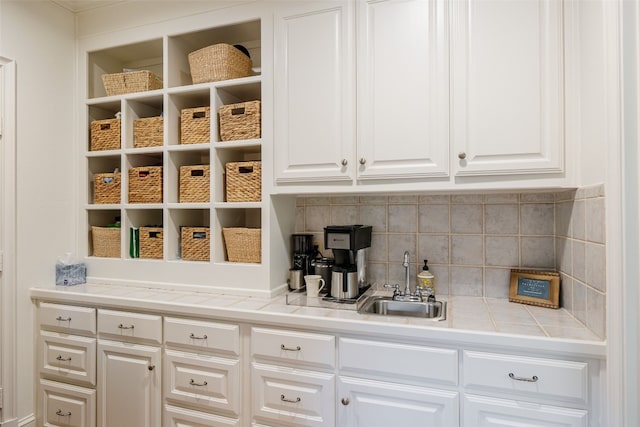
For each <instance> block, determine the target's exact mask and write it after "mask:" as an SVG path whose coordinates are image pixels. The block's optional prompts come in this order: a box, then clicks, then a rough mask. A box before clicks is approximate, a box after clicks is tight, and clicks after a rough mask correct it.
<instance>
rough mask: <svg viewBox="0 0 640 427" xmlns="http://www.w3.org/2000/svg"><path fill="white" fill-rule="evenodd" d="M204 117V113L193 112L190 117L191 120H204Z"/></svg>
mask: <svg viewBox="0 0 640 427" xmlns="http://www.w3.org/2000/svg"><path fill="white" fill-rule="evenodd" d="M206 117H207V112H206V111H194V112H193V115H192V118H193V119H204V118H206Z"/></svg>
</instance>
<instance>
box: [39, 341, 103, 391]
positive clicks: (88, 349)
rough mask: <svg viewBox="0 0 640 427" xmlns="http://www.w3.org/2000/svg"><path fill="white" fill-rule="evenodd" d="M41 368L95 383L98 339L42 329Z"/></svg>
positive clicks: (56, 374) (87, 382) (67, 378)
mask: <svg viewBox="0 0 640 427" xmlns="http://www.w3.org/2000/svg"><path fill="white" fill-rule="evenodd" d="M39 348H40V352H39V355H40V358H39V360H40V362H39V366H40V371H41V372H42V373H43V374H46V375H50V376H54V377H57V378H59V379H61V380H75V381H79V382H82V383H85V384H87V385H96V339H95V338H87V337H80V336H75V335H62V334H59V333H57V332H49V331H40V346H39Z"/></svg>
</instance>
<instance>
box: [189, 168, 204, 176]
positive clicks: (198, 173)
mask: <svg viewBox="0 0 640 427" xmlns="http://www.w3.org/2000/svg"><path fill="white" fill-rule="evenodd" d="M191 176H204V169H192V170H191Z"/></svg>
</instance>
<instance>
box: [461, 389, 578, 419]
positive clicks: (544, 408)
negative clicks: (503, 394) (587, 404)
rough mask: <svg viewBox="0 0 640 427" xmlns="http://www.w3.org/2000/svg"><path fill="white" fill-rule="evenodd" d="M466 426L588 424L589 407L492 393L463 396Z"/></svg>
mask: <svg viewBox="0 0 640 427" xmlns="http://www.w3.org/2000/svg"><path fill="white" fill-rule="evenodd" d="M463 406H464V415H463V417H464V418H463V426H465V427H476V426H482V427H586V426H587V424H588V414H587V411H583V410H579V409H569V408H560V407H557V406H548V405H539V404H535V403H528V402H518V401H515V400H505V399H496V398H493V397H484V396H474V395H469V394H466V395H465V396H464V403H463Z"/></svg>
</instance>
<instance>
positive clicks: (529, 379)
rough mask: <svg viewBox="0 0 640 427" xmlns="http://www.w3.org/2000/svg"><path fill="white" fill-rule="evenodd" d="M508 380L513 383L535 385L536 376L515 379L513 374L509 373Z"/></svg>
mask: <svg viewBox="0 0 640 427" xmlns="http://www.w3.org/2000/svg"><path fill="white" fill-rule="evenodd" d="M509 378H511V379H512V380H515V381H526V382H528V383H535V382H536V381H538V376H537V375H534V376H532V377H531V378H527V377H516V376H515V375H514V374H513V372H509Z"/></svg>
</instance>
